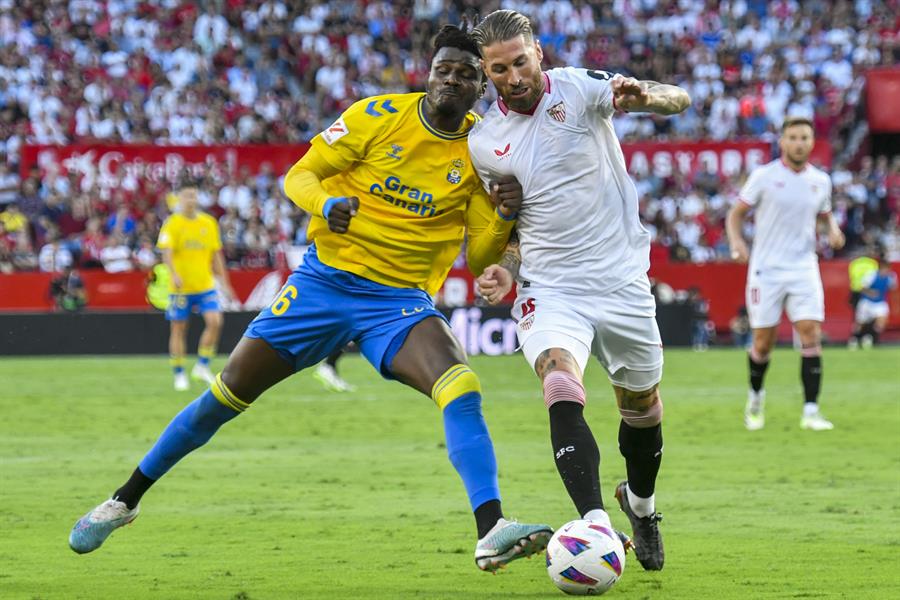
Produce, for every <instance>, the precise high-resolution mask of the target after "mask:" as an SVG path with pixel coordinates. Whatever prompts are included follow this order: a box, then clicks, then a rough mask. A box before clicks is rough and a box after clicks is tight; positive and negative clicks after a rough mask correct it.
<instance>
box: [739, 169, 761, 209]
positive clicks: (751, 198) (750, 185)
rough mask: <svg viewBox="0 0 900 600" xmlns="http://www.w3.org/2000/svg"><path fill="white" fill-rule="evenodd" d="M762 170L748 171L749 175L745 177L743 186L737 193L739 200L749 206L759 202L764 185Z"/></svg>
mask: <svg viewBox="0 0 900 600" xmlns="http://www.w3.org/2000/svg"><path fill="white" fill-rule="evenodd" d="M762 171H763V169H762V168H758V169H755V170H754V171H753V172H752V173H750V176H749V177H747V181H745V182H744V187H742V188H741V191H740V193H739V194H738V200H739V201H740V202H743V203H744V204H747V205H749V206H756V205H757V204H758V203H759V201H760V199H761V198H762V193H763V187H764V186H763V183H764V180H763V176H762Z"/></svg>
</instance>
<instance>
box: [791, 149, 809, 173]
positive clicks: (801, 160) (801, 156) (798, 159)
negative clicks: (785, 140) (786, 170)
mask: <svg viewBox="0 0 900 600" xmlns="http://www.w3.org/2000/svg"><path fill="white" fill-rule="evenodd" d="M785 154H786V155H787V159H788V162H789V163H790V164H791V166H792V167H794V168H795V169H799V168H802V167H803V165H805V164H806V162H807V161H808V160H809V155H810V152H807V151H804V150H798V151H797V152H786V153H785Z"/></svg>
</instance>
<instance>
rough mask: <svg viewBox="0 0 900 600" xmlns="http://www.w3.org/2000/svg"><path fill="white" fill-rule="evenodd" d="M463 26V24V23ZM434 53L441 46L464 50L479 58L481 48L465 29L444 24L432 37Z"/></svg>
mask: <svg viewBox="0 0 900 600" xmlns="http://www.w3.org/2000/svg"><path fill="white" fill-rule="evenodd" d="M463 27H465V24H464V25H463ZM433 47H434V53H435V54H437V52H438V50H440V49H441V48H458V49H459V50H464V51H465V52H471V53H472V54H474V55H475V56H477V57H478V58H481V50H480V49H479V48H478V45H477V44H476V43H475V40H473V39H472V36H470V35H469V34H468V33H466V31H465V29H463V28H461V27H457V26H456V25H444V26H443V27H441V30H440V31H438V33H437V35H436V36H435V37H434V43H433Z"/></svg>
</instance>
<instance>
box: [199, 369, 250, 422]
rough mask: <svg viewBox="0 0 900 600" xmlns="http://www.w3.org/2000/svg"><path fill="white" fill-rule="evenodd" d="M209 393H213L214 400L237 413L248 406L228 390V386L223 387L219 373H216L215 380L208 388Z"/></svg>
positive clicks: (223, 383)
mask: <svg viewBox="0 0 900 600" xmlns="http://www.w3.org/2000/svg"><path fill="white" fill-rule="evenodd" d="M209 391H211V392H212V393H213V396H215V397H216V400H218V401H219V402H221V403H222V404H224V405H225V406H227V407H228V408H231V409H233V410H235V411H237V412H239V413H241V412H244V411H245V410H247V408H248V407H249V406H250V405H249V404H247V403H246V402H244V401H243V400H241V399H240V398H238V397H237V396H235V395H234V394H233V393H232V391H231V390H229V389H228V386H227V385H225V382H224V381H222V374H221V373H218V374H217V375H216V380H215V381H214V382H213V384H212V385H211V386H209Z"/></svg>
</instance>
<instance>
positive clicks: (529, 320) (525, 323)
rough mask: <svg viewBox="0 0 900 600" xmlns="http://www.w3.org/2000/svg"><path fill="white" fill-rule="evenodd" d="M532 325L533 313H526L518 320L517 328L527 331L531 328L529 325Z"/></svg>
mask: <svg viewBox="0 0 900 600" xmlns="http://www.w3.org/2000/svg"><path fill="white" fill-rule="evenodd" d="M532 325H534V315H528V316H527V317H525V318H524V319H522V320H521V321H519V329H521V330H522V331H528V330H529V329H531V326H532Z"/></svg>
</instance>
